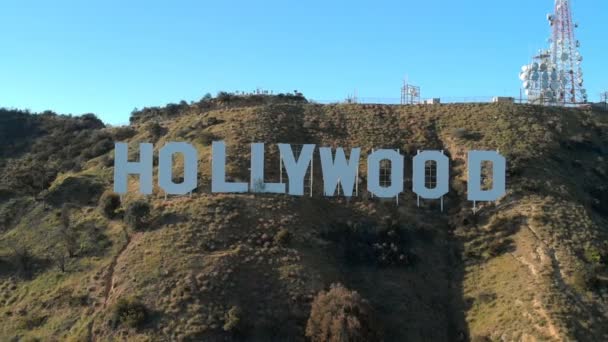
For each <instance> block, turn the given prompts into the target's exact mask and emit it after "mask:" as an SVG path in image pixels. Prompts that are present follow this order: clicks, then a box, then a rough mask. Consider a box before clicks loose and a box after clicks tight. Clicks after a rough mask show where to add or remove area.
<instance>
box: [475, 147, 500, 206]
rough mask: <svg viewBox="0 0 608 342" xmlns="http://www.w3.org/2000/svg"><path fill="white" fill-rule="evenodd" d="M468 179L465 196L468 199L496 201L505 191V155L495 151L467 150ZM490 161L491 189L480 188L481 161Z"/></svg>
mask: <svg viewBox="0 0 608 342" xmlns="http://www.w3.org/2000/svg"><path fill="white" fill-rule="evenodd" d="M468 159H469V160H468V166H469V179H468V189H467V198H468V200H469V201H496V200H497V199H498V198H500V197H501V196H503V195H504V194H505V193H506V186H505V172H506V168H507V162H506V160H505V157H503V156H502V155H500V153H498V152H496V151H469V158H468ZM482 161H490V162H492V190H481V162H482Z"/></svg>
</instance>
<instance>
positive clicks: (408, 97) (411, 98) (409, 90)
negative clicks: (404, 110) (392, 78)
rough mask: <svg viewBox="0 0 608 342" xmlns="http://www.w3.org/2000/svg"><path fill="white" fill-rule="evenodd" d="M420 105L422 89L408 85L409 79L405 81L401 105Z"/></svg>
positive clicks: (402, 88)
mask: <svg viewBox="0 0 608 342" xmlns="http://www.w3.org/2000/svg"><path fill="white" fill-rule="evenodd" d="M419 103H420V87H418V86H414V85H411V84H409V83H408V80H407V77H406V79H405V80H404V81H403V86H402V87H401V104H402V105H406V104H419Z"/></svg>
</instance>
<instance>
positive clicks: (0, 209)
mask: <svg viewBox="0 0 608 342" xmlns="http://www.w3.org/2000/svg"><path fill="white" fill-rule="evenodd" d="M0 133H1V134H0V141H1V142H2V146H3V149H2V151H0V172H1V173H0V175H1V176H0V234H1V235H0V256H1V257H2V258H1V259H0V304H2V305H0V340H3V341H4V340H9V341H10V340H24V341H26V340H40V341H49V340H51V341H52V340H72V341H115V340H135V341H157V340H160V341H169V340H183V341H201V340H202V341H272V340H274V341H305V340H307V338H306V337H305V336H306V333H307V322H308V321H309V316H310V313H311V305H312V304H313V301H315V298H318V297H317V296H318V294H319V293H320V292H322V291H326V290H328V289H329V288H330V285H331V284H334V283H341V284H343V285H344V287H345V288H347V289H349V290H352V291H356V292H357V293H358V294H359V295H360V297H361V298H362V301H364V302H365V301H366V302H367V303H368V304H369V307H370V311H371V313H370V315H373V317H375V319H374V321H375V322H376V325H377V326H375V327H374V329H376V330H377V331H379V333H381V334H382V338H383V339H384V340H385V341H466V340H473V341H495V340H503V341H545V340H549V341H570V340H579V341H600V340H608V189H607V188H608V113H606V112H595V111H591V110H580V109H565V108H549V107H538V106H528V105H510V104H452V105H428V106H397V105H360V104H330V105H320V104H314V103H308V102H307V101H306V100H305V99H304V98H303V97H301V96H291V95H290V96H280V97H279V96H258V97H256V96H253V97H234V96H230V95H229V94H221V96H218V97H217V98H213V99H210V98H207V99H205V100H202V101H200V102H198V103H193V104H186V103H185V102H184V103H181V104H179V105H169V106H167V107H164V108H146V109H144V110H141V111H137V112H134V113H133V114H132V117H131V124H130V125H129V126H126V127H107V126H105V125H104V124H103V123H102V122H101V121H99V120H98V119H97V118H95V116H94V115H85V116H82V117H70V116H62V115H56V114H54V113H43V114H37V115H33V114H30V113H26V112H19V111H14V110H1V111H0ZM214 140H224V141H225V142H226V144H227V148H228V165H227V173H228V175H229V177H230V178H231V179H233V180H248V178H249V177H248V174H247V173H248V166H249V143H250V142H260V141H263V142H266V143H267V144H268V146H269V147H268V150H267V151H266V154H267V155H266V159H267V161H266V163H267V164H266V171H267V179H268V180H269V181H270V180H272V181H278V179H279V172H278V165H279V160H278V151H277V150H276V147H275V146H274V143H291V144H302V143H314V144H316V145H317V146H331V147H337V146H342V147H345V148H349V147H361V148H362V155H366V154H368V153H369V152H370V151H371V149H373V148H376V149H377V148H387V147H391V148H399V150H400V151H402V152H403V153H404V154H406V156H407V157H406V170H407V171H406V191H405V193H403V194H402V196H401V197H400V199H399V205H398V206H397V205H396V204H395V202H394V201H379V200H378V199H374V198H371V197H370V196H369V194H367V193H366V191H365V190H364V189H365V180H366V167H365V158H362V159H361V165H360V177H361V179H362V183H361V184H362V185H361V186H360V189H361V193H360V195H359V196H358V197H356V198H353V199H351V200H348V201H347V200H345V199H344V198H341V197H333V198H331V197H324V196H322V176H321V168H320V166H319V165H320V164H319V161H318V154H317V153H315V160H314V164H315V169H314V173H315V176H314V178H315V182H314V185H313V193H314V195H313V196H312V197H309V196H304V197H292V196H284V195H264V194H255V195H254V194H243V195H227V194H211V193H210V191H209V189H210V162H209V160H210V155H211V142H212V141H214ZM115 141H125V142H129V143H131V145H130V147H132V148H133V151H132V152H133V156H134V157H135V156H136V152H137V151H136V150H135V148H136V146H137V145H136V144H137V143H139V142H153V143H154V147H155V151H158V148H159V147H162V145H163V144H164V143H165V142H167V141H188V142H190V143H192V144H193V145H194V146H196V148H197V149H198V151H199V160H200V161H201V162H200V163H199V169H200V170H199V188H198V189H197V191H196V192H195V193H193V194H192V195H191V196H168V197H165V195H164V194H163V193H162V191H161V190H160V189H159V188H158V187H157V185H156V184H155V189H154V194H153V195H149V196H145V197H144V196H139V195H137V194H136V193H137V189H138V183H137V178H135V177H133V178H131V179H130V183H129V187H130V189H131V190H132V191H130V192H129V194H128V195H126V196H123V197H122V198H120V199H116V198H115V197H112V194H110V193H109V192H110V191H111V189H112V182H113V180H112V175H113V143H114V142H115ZM419 149H427V150H430V149H436V150H444V152H445V153H446V154H447V155H449V156H450V160H451V165H450V166H451V170H450V175H451V180H450V185H451V191H450V194H449V196H448V197H447V198H446V199H445V202H444V205H445V211H444V212H441V211H440V209H439V201H429V200H425V201H422V203H421V206H420V207H417V205H416V197H415V195H413V193H412V192H411V157H412V156H413V155H414V154H415V153H416V151H417V150H419ZM471 149H482V150H483V149H486V150H496V149H497V150H499V151H500V152H501V154H503V155H504V156H505V157H506V159H507V168H508V169H507V195H506V196H505V197H504V198H502V199H501V200H499V201H497V202H496V203H478V204H477V209H478V210H477V211H476V212H473V210H472V209H473V204H472V203H471V202H468V201H466V179H465V176H466V151H467V150H471ZM180 163H181V161H180V160H179V159H178V160H177V161H176V163H175V171H176V172H180V171H181V164H180ZM155 179H156V172H155ZM155 183H156V182H155ZM112 201H114V202H112ZM117 201H120V203H119V204H117V203H116V202H117ZM142 202H143V203H144V204H141V203H142ZM109 203H111V204H109ZM135 204H139V205H140V206H139V207H138V206H137V205H135ZM145 204H148V205H149V207H150V210H149V213H146V210H145V209H144V210H140V211H137V209H138V208H142V207H143V208H145ZM108 208H109V209H108ZM137 213H141V215H139V214H137ZM136 214H137V215H139V216H137V218H136V219H133V217H135V216H134V215H136ZM351 300H352V299H351ZM315 302H316V301H315ZM327 305H330V304H327ZM328 310H329V309H328ZM313 316H314V315H313ZM370 329H371V328H370Z"/></svg>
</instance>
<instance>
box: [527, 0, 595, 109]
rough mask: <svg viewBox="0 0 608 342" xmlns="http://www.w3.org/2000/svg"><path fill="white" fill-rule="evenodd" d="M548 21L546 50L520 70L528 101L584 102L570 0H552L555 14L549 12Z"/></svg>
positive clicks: (570, 103) (552, 102)
mask: <svg viewBox="0 0 608 342" xmlns="http://www.w3.org/2000/svg"><path fill="white" fill-rule="evenodd" d="M547 20H548V21H549V24H550V25H551V30H552V33H551V38H550V39H549V44H550V45H549V49H547V50H544V51H543V50H541V51H539V54H538V55H537V56H534V57H533V62H532V63H531V64H528V65H524V66H523V67H522V71H521V73H520V79H521V80H522V81H523V87H524V89H525V90H526V95H528V100H529V102H531V103H536V104H545V105H572V104H580V103H586V102H587V91H586V90H585V88H584V86H583V71H582V69H581V62H582V61H583V56H582V55H581V54H580V52H579V51H578V48H579V47H580V42H579V41H578V40H576V38H575V34H574V30H575V29H576V28H577V27H578V24H575V23H574V22H573V21H572V9H571V6H570V0H555V13H554V14H548V15H547Z"/></svg>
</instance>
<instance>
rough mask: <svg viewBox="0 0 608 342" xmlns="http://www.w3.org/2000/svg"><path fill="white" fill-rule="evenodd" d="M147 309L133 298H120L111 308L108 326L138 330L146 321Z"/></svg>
mask: <svg viewBox="0 0 608 342" xmlns="http://www.w3.org/2000/svg"><path fill="white" fill-rule="evenodd" d="M148 315H149V314H148V309H147V308H146V306H145V305H144V304H143V303H141V302H140V301H139V300H137V299H135V298H120V299H119V300H118V302H116V304H115V305H114V307H113V308H112V317H111V318H110V324H111V325H112V327H113V328H117V327H118V326H119V325H123V326H126V327H129V328H140V327H141V326H142V325H144V324H145V323H146V321H147V320H148Z"/></svg>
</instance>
